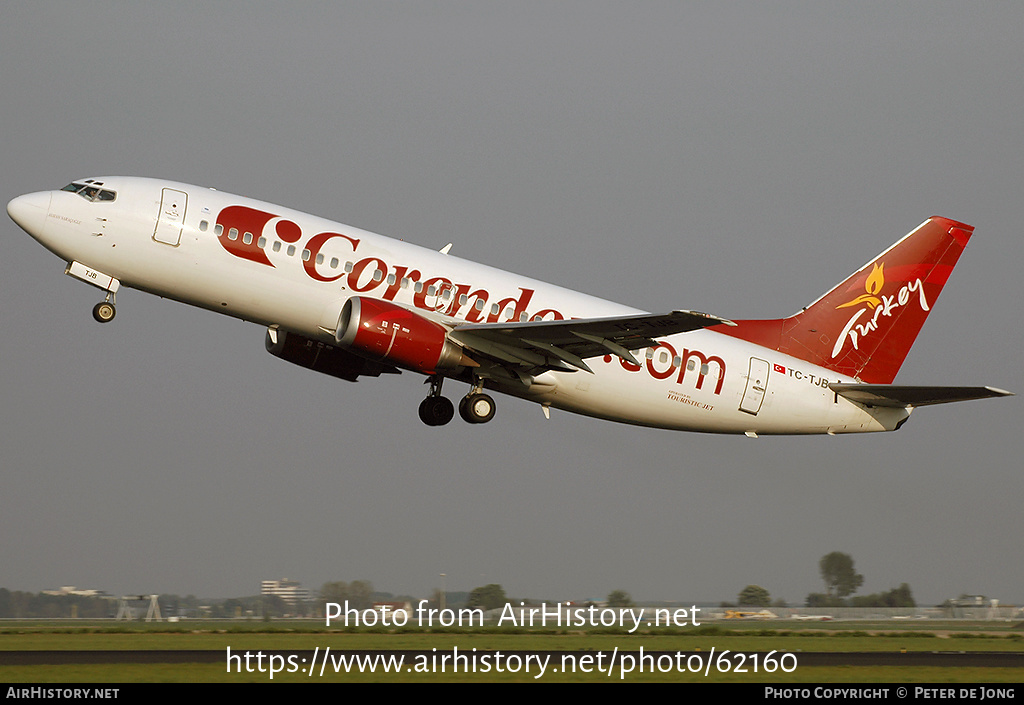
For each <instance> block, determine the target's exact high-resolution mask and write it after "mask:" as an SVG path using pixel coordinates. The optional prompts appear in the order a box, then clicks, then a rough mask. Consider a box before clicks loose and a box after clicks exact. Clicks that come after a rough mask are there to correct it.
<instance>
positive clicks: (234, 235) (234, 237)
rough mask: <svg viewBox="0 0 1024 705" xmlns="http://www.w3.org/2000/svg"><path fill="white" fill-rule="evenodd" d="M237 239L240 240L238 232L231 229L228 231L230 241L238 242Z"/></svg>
mask: <svg viewBox="0 0 1024 705" xmlns="http://www.w3.org/2000/svg"><path fill="white" fill-rule="evenodd" d="M237 239H238V230H237V229H235V228H231V230H228V240H237Z"/></svg>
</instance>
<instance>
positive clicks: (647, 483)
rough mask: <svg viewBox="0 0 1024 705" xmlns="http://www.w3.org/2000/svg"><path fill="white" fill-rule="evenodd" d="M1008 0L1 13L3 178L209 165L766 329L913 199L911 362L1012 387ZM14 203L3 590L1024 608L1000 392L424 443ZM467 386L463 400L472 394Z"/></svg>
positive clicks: (235, 326) (374, 220)
mask: <svg viewBox="0 0 1024 705" xmlns="http://www.w3.org/2000/svg"><path fill="white" fill-rule="evenodd" d="M1021 27H1024V6H1022V5H1020V4H1017V3H981V4H977V3H941V4H939V3H934V2H900V3H891V2H879V3H871V2H858V3H822V2H773V3H758V2H744V3H722V2H716V3H687V2H664V3H655V2H639V3H638V2H628V3H626V2H623V3H607V2H558V3H549V2H522V1H518V2H515V3H508V2H494V3H490V2H465V3H462V2H417V3H315V4H314V3H274V4H268V3H257V2H245V3H229V2H217V3H208V2H192V3H187V2H186V3H142V4H135V3H108V2H76V3H73V4H72V3H65V2H57V3H53V2H38V1H33V2H7V3H5V4H4V15H3V22H2V23H0V66H3V69H2V71H0V124H2V125H3V132H4V136H3V140H2V141H0V160H2V164H3V167H4V168H3V170H2V172H0V196H2V200H3V201H7V200H9V199H10V198H13V197H14V196H17V195H19V194H22V193H27V192H30V191H37V190H43V189H50V188H60V187H61V186H63V185H64V184H66V183H67V182H69V181H71V180H72V179H75V178H83V177H89V176H97V175H107V174H126V175H137V176H155V177H163V178H168V179H174V180H179V181H184V182H188V183H194V184H200V185H204V186H215V187H217V188H218V189H220V190H223V191H228V192H234V193H241V194H244V195H249V196H253V197H257V198H261V199H265V200H268V201H271V202H275V203H281V204H284V205H287V206H290V207H294V208H298V209H300V210H304V211H308V212H311V213H315V214H317V215H320V216H324V217H327V218H331V219H333V220H337V221H340V222H343V223H347V224H350V225H354V226H358V227H362V228H366V229H368V230H373V231H375V232H380V233H383V234H386V235H391V236H395V237H401V238H404V239H406V240H408V241H411V242H415V243H418V244H422V245H424V246H429V247H434V248H437V247H440V246H441V245H444V244H445V243H446V242H454V243H455V245H454V253H455V254H458V255H459V256H461V257H464V258H468V259H471V260H477V261H480V262H484V263H487V264H490V265H494V266H498V267H501V268H504V269H509V270H512V271H515V272H520V273H523V274H527V275H530V276H533V277H536V278H539V279H543V280H548V281H552V282H557V283H559V284H562V285H565V286H568V287H571V288H574V289H579V290H583V291H586V292H588V293H591V294H596V295H599V296H602V297H605V298H608V299H611V300H615V301H619V302H622V303H625V304H628V305H632V306H636V307H639V308H643V309H646V310H651V311H666V310H671V309H675V308H687V309H696V310H702V311H709V312H711V313H714V314H717V315H721V316H725V317H729V318H756V317H778V316H783V315H788V314H790V313H792V312H794V311H796V310H797V309H799V308H800V307H801V306H803V305H805V304H807V303H809V302H810V301H812V300H814V299H815V298H817V297H818V296H819V295H820V294H821V293H823V292H824V291H826V290H827V289H829V288H830V287H831V286H832V285H834V284H835V283H836V282H838V281H840V280H842V279H844V278H845V277H846V276H847V275H848V274H849V273H850V272H852V271H854V270H855V269H857V268H858V267H860V266H861V265H862V264H863V263H864V262H866V261H868V260H870V259H872V258H873V257H874V256H875V255H876V254H877V253H879V252H881V251H882V250H883V249H885V248H886V247H888V246H889V245H890V244H891V243H892V242H894V241H895V240H896V239H897V238H898V237H901V236H902V235H904V234H905V233H907V232H909V231H910V230H911V229H913V228H914V227H916V226H917V225H918V224H919V223H921V222H922V221H923V220H924V219H925V218H927V217H928V216H931V215H943V216H947V217H950V218H954V219H957V220H962V221H964V222H967V223H970V224H972V225H974V226H975V227H976V231H975V236H974V238H973V239H972V241H971V243H970V246H969V247H968V249H967V251H966V252H965V253H964V255H963V258H962V259H961V263H960V265H959V267H958V268H957V270H956V272H955V273H954V274H953V276H952V277H951V279H950V281H949V283H948V285H947V286H946V288H945V290H944V293H943V297H942V299H941V300H940V301H939V302H938V304H937V305H936V306H935V309H934V313H933V314H932V315H931V317H930V319H929V322H928V324H927V325H926V326H925V328H924V330H923V332H922V334H921V336H920V337H919V339H918V343H917V345H916V347H915V348H914V350H913V351H912V353H911V355H910V357H909V358H908V360H907V362H906V364H905V366H904V368H903V370H902V371H901V373H900V375H899V377H898V378H897V382H901V383H906V384H972V385H973V384H991V385H995V386H998V387H1003V388H1006V389H1009V390H1011V391H1015V392H1017V393H1022V392H1024V379H1022V375H1021V370H1022V369H1024V352H1022V348H1024V346H1022V345H1021V337H1022V333H1021V331H1022V330H1024V325H1022V324H1024V313H1022V311H1024V307H1022V305H1021V304H1022V293H1024V287H1022V284H1021V271H1020V270H1021V265H1022V263H1024V238H1022V227H1024V211H1022V204H1024V198H1022V196H1021V187H1022V185H1024V179H1022V177H1024V173H1022V172H1024V135H1022V131H1021V125H1022V116H1024V43H1022V42H1021V41H1020V29H1021ZM4 222H5V224H4V225H3V226H2V228H0V242H2V243H3V255H2V256H0V292H2V296H3V304H2V305H0V323H2V327H0V330H2V335H0V365H2V367H0V399H2V400H3V404H2V406H0V450H2V452H0V464H2V470H3V475H2V478H3V485H2V486H3V491H2V492H0V535H2V536H3V540H2V542H0V587H6V588H9V589H18V590H31V591H36V590H41V589H48V588H55V587H58V586H60V585H77V586H80V587H89V588H98V589H103V590H108V591H110V592H112V593H115V594H123V593H136V592H145V593H148V592H171V593H182V594H186V593H193V594H196V595H200V596H205V597H217V596H230V595H242V594H253V593H256V592H258V590H259V582H260V580H263V579H270V578H282V577H288V578H291V579H296V580H300V581H302V582H303V583H304V584H305V585H307V586H309V587H311V588H318V587H319V586H320V585H321V584H322V583H323V582H325V581H328V580H346V581H350V580H357V579H366V580H370V581H372V582H373V584H374V586H375V587H376V588H378V589H380V590H386V591H390V592H393V593H410V594H414V595H422V596H427V595H428V594H429V592H430V590H431V589H432V588H434V587H437V586H439V585H440V581H441V579H440V577H439V574H441V573H445V574H447V576H448V577H447V586H448V588H449V589H451V590H470V589H472V588H473V587H475V586H478V585H482V584H485V583H492V582H496V583H501V584H503V585H504V586H505V588H506V590H507V592H508V593H509V594H510V595H512V596H515V597H524V598H525V597H532V598H548V599H562V600H565V599H582V598H587V597H595V598H603V597H604V596H605V595H607V594H608V592H610V591H611V590H613V589H624V590H627V591H629V592H630V593H631V594H632V595H633V597H634V598H635V599H638V600H679V601H693V602H699V601H715V602H717V601H719V600H726V599H735V596H736V595H737V593H738V592H739V591H740V590H741V589H742V588H743V587H744V586H746V585H748V584H751V583H754V584H759V585H762V586H764V587H765V588H767V589H768V590H769V591H770V593H771V595H772V597H773V598H782V599H785V600H788V601H789V602H790V603H791V604H802V602H803V599H804V597H805V596H806V595H807V594H808V593H810V592H816V591H821V590H822V589H823V584H822V582H821V579H820V577H819V575H818V560H819V559H820V558H821V557H822V556H823V555H824V554H826V553H829V552H831V551H844V552H847V553H849V554H850V555H852V556H853V558H854V560H855V561H856V567H857V570H858V571H859V572H860V573H862V574H863V575H864V577H865V582H864V586H863V588H862V590H861V592H862V593H865V592H877V591H882V590H888V589H890V588H892V587H896V586H898V585H899V584H900V583H903V582H907V583H909V584H910V585H911V587H912V589H913V592H914V595H915V597H917V598H918V600H919V602H922V603H926V604H935V603H938V602H941V601H942V600H944V599H946V598H948V597H955V596H957V595H959V594H960V593H971V594H985V595H988V596H990V597H995V598H999V599H1000V600H1002V601H1003V602H1004V603H1017V604H1021V603H1024V580H1022V577H1024V570H1022V569H1021V560H1020V553H1021V537H1022V536H1024V512H1022V511H1021V498H1022V497H1024V473H1022V470H1024V467H1022V466H1024V461H1022V458H1024V432H1022V430H1024V429H1022V418H1024V416H1022V406H1021V404H1022V402H1021V397H1019V396H1018V397H1015V398H1010V399H998V400H991V401H981V402H969V403H966V404H955V405H948V406H944V407H932V408H925V409H921V410H919V411H917V412H916V413H915V414H914V416H913V418H912V419H911V420H910V421H909V422H908V423H907V424H906V425H905V426H904V428H903V429H902V430H900V431H899V432H897V433H890V434H877V435H864V436H850V437H836V438H828V437H809V438H801V437H794V438H787V437H778V438H760V439H757V440H751V439H748V438H744V437H732V436H724V437H717V436H708V435H701V434H686V433H679V432H670V431H657V430H650V429H641V428H633V427H629V426H622V425H615V424H611V423H609V422H604V421H598V420H595V419H588V418H583V417H578V416H573V415H570V414H568V413H565V412H559V411H554V412H552V415H551V419H550V420H545V419H544V416H543V414H542V413H541V410H540V408H539V407H538V406H536V405H533V404H530V403H527V402H525V401H521V400H517V399H512V398H506V397H500V398H498V400H497V401H498V409H497V415H496V417H495V419H494V421H492V422H491V423H489V424H487V425H483V426H470V425H468V424H465V423H462V422H461V421H460V420H459V419H456V420H455V422H453V423H452V424H450V425H449V426H446V427H442V428H428V427H426V426H424V425H423V424H422V423H421V422H420V421H419V419H418V417H417V414H416V406H417V404H418V403H419V401H420V399H421V398H422V396H423V395H424V394H425V386H424V385H423V384H422V378H420V377H419V376H417V375H414V374H409V373H406V374H403V375H401V376H389V377H385V378H381V379H377V380H374V379H368V380H364V381H361V382H359V383H357V384H350V383H346V382H343V381H340V380H335V379H333V378H329V377H324V376H321V375H318V374H316V373H313V372H309V371H305V370H302V369H300V368H298V367H295V366H293V365H289V364H288V363H286V362H284V361H281V360H278V359H276V358H274V357H272V356H270V355H268V354H267V353H266V352H265V351H264V348H263V335H264V331H263V330H262V329H261V328H259V327H257V326H254V325H252V324H247V323H241V322H239V321H236V320H234V319H229V318H224V317H220V316H217V315H216V314H213V313H210V312H207V311H202V310H198V309H193V308H190V307H187V306H184V305H182V304H178V303H175V302H172V301H167V300H162V299H159V298H156V297H153V296H149V295H146V294H142V293H140V292H137V291H132V290H123V291H122V293H121V294H120V295H119V296H118V317H117V320H116V321H115V322H113V323H112V324H109V325H100V324H97V323H95V322H94V321H93V320H92V317H91V315H90V310H91V308H92V306H93V304H95V303H96V302H97V301H99V300H100V298H102V297H101V296H100V295H99V292H98V291H97V290H95V289H93V288H91V287H88V286H86V285H84V284H82V283H81V282H78V281H76V280H73V279H71V278H69V277H65V276H63V274H62V272H63V267H64V263H63V262H61V261H60V260H58V259H57V258H56V257H54V256H53V255H52V254H50V253H49V252H47V251H46V250H45V249H44V248H43V247H41V246H40V245H39V244H38V243H36V242H35V241H34V240H32V239H31V238H30V237H29V236H28V235H26V234H25V233H24V232H22V231H21V230H20V229H19V228H18V227H17V226H16V225H15V224H14V223H13V222H11V221H10V220H8V219H6V218H5V221H4ZM463 386H464V385H459V384H455V386H454V387H452V389H451V390H448V391H449V392H450V396H452V397H454V398H458V396H460V395H461V394H462V393H463Z"/></svg>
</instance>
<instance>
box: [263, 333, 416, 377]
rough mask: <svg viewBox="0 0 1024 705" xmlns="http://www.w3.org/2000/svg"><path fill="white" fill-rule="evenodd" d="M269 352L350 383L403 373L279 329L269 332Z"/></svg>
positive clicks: (389, 366) (388, 366)
mask: <svg viewBox="0 0 1024 705" xmlns="http://www.w3.org/2000/svg"><path fill="white" fill-rule="evenodd" d="M267 352H269V353H270V354H271V355H274V356H276V357H279V358H281V359H282V360H287V361H288V362H291V363H294V364H296V365H298V366H299V367H305V368H306V369H310V370H315V371H316V372H322V373H324V374H325V375H330V376H332V377H338V378H340V379H344V380H348V381H349V382H355V381H356V377H358V376H359V375H363V376H365V377H379V376H380V375H381V374H399V372H400V370H398V369H395V368H394V367H392V366H391V365H384V364H381V363H379V362H374V361H373V360H367V359H366V358H365V357H360V356H359V355H353V354H352V353H350V352H349V351H348V350H344V349H342V348H336V347H334V346H333V345H327V344H326V343H321V342H319V341H317V340H310V339H309V338H306V337H304V336H301V335H299V334H298V333H288V332H286V331H283V330H278V329H276V328H271V329H268V330H267Z"/></svg>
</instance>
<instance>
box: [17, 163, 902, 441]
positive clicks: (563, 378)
mask: <svg viewBox="0 0 1024 705" xmlns="http://www.w3.org/2000/svg"><path fill="white" fill-rule="evenodd" d="M95 182H96V183H97V184H98V186H97V188H102V189H106V190H108V191H109V192H110V193H114V194H116V195H115V197H114V198H113V199H112V200H99V199H87V198H85V197H83V195H82V194H81V193H75V192H70V191H49V192H40V193H36V194H30V195H28V196H24V197H21V198H20V199H16V201H12V205H11V206H10V207H9V210H10V212H11V214H12V216H13V217H15V219H16V220H18V222H19V224H20V225H21V226H22V227H23V228H25V229H26V230H28V231H29V232H30V234H32V236H33V237H35V238H36V239H37V240H38V241H39V242H41V243H42V244H43V245H44V246H46V247H47V248H48V249H49V250H51V251H52V252H53V253H54V254H56V255H58V256H59V257H61V258H62V259H64V260H66V261H67V262H69V263H76V267H77V268H76V271H75V272H74V273H75V274H76V276H78V277H79V278H82V279H84V280H85V281H90V278H91V279H92V281H91V282H90V283H93V284H95V285H97V286H99V287H101V288H107V289H108V290H109V289H110V287H109V286H107V285H106V284H105V282H106V281H107V280H108V279H110V278H112V279H114V280H117V281H118V282H119V283H120V284H122V285H124V286H128V287H131V288H134V289H138V290H141V291H146V292H149V293H152V294H156V295H158V296H162V297H166V298H170V299H174V300H177V301H181V302H184V303H187V304H191V305H194V306H198V307H201V308H205V309H208V310H211V311H216V312H218V313H222V314H225V315H229V316H233V317H235V318H239V319H243V320H247V321H252V322H255V323H258V324H260V325H263V326H267V327H268V328H269V329H271V330H273V331H282V332H287V333H292V334H297V335H299V336H302V337H304V338H307V339H309V340H311V341H318V342H320V343H323V344H324V345H328V346H337V345H338V344H339V338H338V335H339V333H338V331H339V317H340V316H341V314H342V311H343V308H344V306H345V303H346V301H348V300H349V299H350V298H351V297H354V296H358V297H366V298H370V299H375V300H383V301H387V302H391V303H393V304H397V305H399V306H401V307H404V308H407V309H411V310H412V311H414V312H416V313H417V314H419V315H420V316H422V317H424V318H426V319H428V320H430V321H435V322H437V323H438V324H439V325H441V326H444V327H446V328H447V329H449V330H451V331H452V332H451V337H452V339H453V340H454V341H456V342H458V341H459V339H460V337H459V336H460V334H459V331H458V329H457V326H455V325H453V324H457V323H459V322H469V323H477V324H482V323H503V322H509V321H512V322H524V321H557V320H570V319H591V318H602V317H612V316H630V315H634V314H642V313H643V312H642V311H639V310H637V309H634V308H630V307H627V306H623V305H621V304H617V303H613V302H610V301H605V300H602V299H600V298H597V297H594V296H589V295H586V294H582V293H579V292H575V291H571V290H568V289H565V288H563V287H559V286H555V285H552V284H547V283H544V282H540V281H536V280H533V279H529V278H526V277H523V276H519V275H516V274H512V273H509V272H505V271H502V270H499V269H496V268H493V267H488V266H485V265H480V264H476V263H473V262H469V261H466V260H463V259H460V258H459V257H456V256H453V255H449V254H445V253H442V252H438V251H434V250H431V249H427V248H423V247H420V246H416V245H413V244H410V243H407V242H404V241H400V240H395V239H392V238H388V237H384V236H381V235H377V234H374V233H371V232H367V231H365V230H360V229H357V228H353V227H350V226H347V225H341V224H339V223H334V222H331V221H328V220H325V219H322V218H318V217H315V216H312V215H308V214H305V213H300V212H297V211H294V210H290V209H287V208H284V207H281V206H277V205H274V204H270V203H266V202H262V201H257V200H253V199H249V198H244V197H241V196H235V195H231V194H227V193H222V192H220V191H216V190H213V189H208V188H202V187H197V186H191V185H187V184H181V183H176V182H166V181H159V180H154V179H144V178H134V177H108V178H99V179H96V180H95ZM15 203H19V205H18V206H17V207H15V206H14V204H15ZM16 211H17V212H16ZM908 305H914V304H913V302H911V303H910V304H908ZM830 333H831V335H832V339H836V338H837V337H838V336H839V335H840V334H841V333H842V332H841V331H831V332H830ZM657 342H658V344H657V346H655V347H649V348H647V349H645V350H643V351H641V352H639V353H637V354H636V357H635V360H636V362H639V363H640V364H639V365H637V364H634V363H633V362H630V361H629V360H628V359H626V358H624V357H621V356H617V355H615V354H612V353H611V352H609V353H608V354H605V355H603V356H597V357H590V358H589V359H588V361H587V363H588V364H589V367H590V369H591V370H592V373H588V372H587V371H585V370H583V369H580V370H575V371H569V370H551V369H549V370H547V371H543V372H540V373H539V374H534V375H526V376H520V377H519V378H516V377H515V376H513V375H502V374H493V375H485V377H486V386H487V387H488V388H492V389H496V390H498V391H501V392H504V393H508V394H512V395H515V396H519V397H522V398H525V399H529V400H531V401H534V402H537V403H540V404H543V405H545V406H550V407H554V408H558V409H565V410H568V411H572V412H576V413H581V414H585V415H589V416H593V417H598V418H603V419H608V420H612V421H618V422H625V423H630V424H637V425H642V426H652V427H659V428H668V429H678V430H689V431H706V432H716V433H747V434H748V435H755V434H805V433H848V432H864V431H884V430H893V429H895V428H897V427H898V426H899V425H900V424H901V423H902V422H903V421H904V420H906V418H907V417H908V416H909V414H910V410H909V409H907V408H883V407H871V406H866V405H863V404H857V403H854V402H851V401H849V400H848V399H845V398H843V397H842V396H839V395H837V394H836V393H835V392H833V391H832V390H831V389H829V387H828V385H829V383H836V382H840V383H853V382H856V381H857V380H855V379H854V378H853V377H850V376H847V375H843V374H839V373H837V372H835V371H832V370H829V369H826V368H824V367H820V366H817V365H814V364H812V363H810V362H807V361H805V360H801V359H799V358H796V357H792V356H790V355H787V354H784V353H781V352H778V351H777V350H772V349H769V348H765V347H762V346H759V345H756V344H753V343H750V342H747V341H745V340H741V339H737V338H736V337H732V336H729V335H723V334H721V333H719V332H716V330H714V329H701V330H693V331H690V332H686V333H680V334H676V335H670V336H667V337H663V338H658V340H657ZM482 352H484V353H487V354H490V353H488V351H486V350H483V351H482ZM493 353H494V354H495V355H499V356H500V355H501V354H502V353H501V351H500V350H497V349H496V350H494V351H493ZM486 368H487V365H486V364H485V365H484V370H486ZM417 371H422V370H417ZM451 376H453V377H457V378H458V377H459V375H456V374H453V375H451Z"/></svg>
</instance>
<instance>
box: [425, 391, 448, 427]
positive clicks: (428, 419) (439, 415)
mask: <svg viewBox="0 0 1024 705" xmlns="http://www.w3.org/2000/svg"><path fill="white" fill-rule="evenodd" d="M453 418H455V405H454V404H452V402H451V400H450V399H448V397H427V398H426V399H424V400H423V401H421V402H420V421H422V422H423V423H425V424H426V425H428V426H444V425H445V424H446V423H448V422H449V421H451V420H452V419H453Z"/></svg>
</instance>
